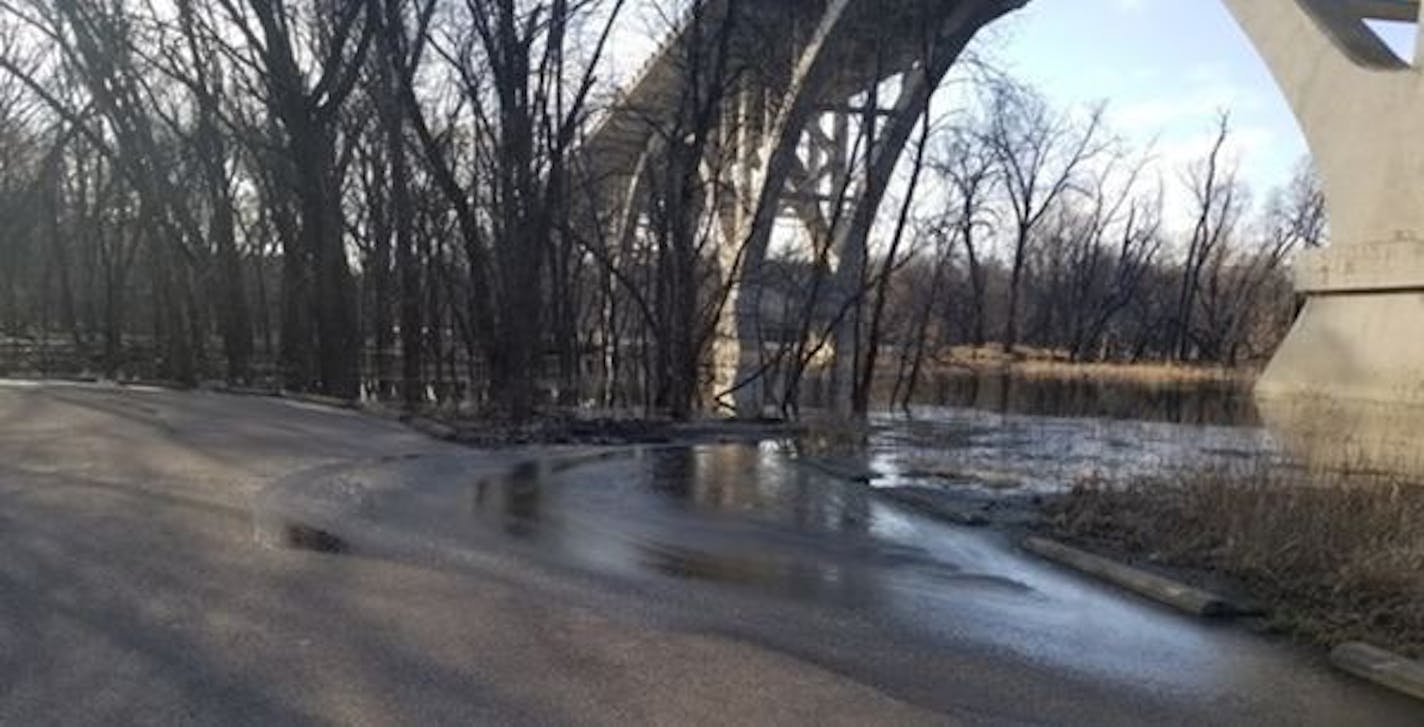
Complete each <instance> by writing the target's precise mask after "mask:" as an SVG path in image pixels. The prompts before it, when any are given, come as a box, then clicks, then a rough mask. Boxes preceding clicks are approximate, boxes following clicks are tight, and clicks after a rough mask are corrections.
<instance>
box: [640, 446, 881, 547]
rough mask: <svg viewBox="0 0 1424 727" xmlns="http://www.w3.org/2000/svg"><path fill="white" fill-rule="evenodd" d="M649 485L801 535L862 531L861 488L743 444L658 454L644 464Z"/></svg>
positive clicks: (865, 506)
mask: <svg viewBox="0 0 1424 727" xmlns="http://www.w3.org/2000/svg"><path fill="white" fill-rule="evenodd" d="M650 471H651V477H652V484H651V487H652V489H653V490H654V491H656V492H658V493H659V494H662V495H664V496H667V497H670V498H673V499H674V500H676V501H678V502H681V503H683V504H685V505H687V506H688V507H692V508H695V509H698V510H701V511H705V512H717V513H724V514H731V515H743V516H747V517H750V518H753V519H757V520H770V521H774V522H778V523H781V524H786V525H793V526H795V527H796V528H797V529H798V530H805V531H835V532H850V531H859V532H865V531H866V530H868V528H869V525H870V522H869V521H870V503H869V496H868V494H867V493H866V491H865V488H864V487H863V486H861V485H859V484H856V483H847V482H842V481H840V480H837V479H835V478H831V477H827V476H825V475H822V474H820V473H817V472H814V471H812V470H809V469H806V468H802V467H799V466H797V465H795V464H794V463H791V462H788V461H787V460H786V458H785V457H784V456H782V455H780V454H772V453H768V452H764V451H762V450H760V449H759V448H757V447H753V446H746V445H719V446H714V447H699V448H694V449H677V450H663V451H659V452H657V453H656V454H655V455H654V456H653V457H652V458H651V462H650Z"/></svg>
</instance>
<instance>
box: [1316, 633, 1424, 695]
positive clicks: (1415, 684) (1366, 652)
mask: <svg viewBox="0 0 1424 727" xmlns="http://www.w3.org/2000/svg"><path fill="white" fill-rule="evenodd" d="M1330 663H1331V664H1333V665H1334V666H1335V668H1337V669H1340V670H1341V671H1345V672H1348V673H1350V674H1354V675H1355V676H1357V677H1359V678H1361V679H1364V680H1366V681H1369V682H1373V683H1375V684H1377V685H1379V686H1381V687H1384V688H1386V689H1390V690H1393V691H1395V692H1399V693H1400V694H1405V695H1408V696H1410V697H1413V698H1415V699H1418V700H1421V701H1424V662H1420V661H1415V660H1413V659H1407V658H1405V657H1403V656H1400V655H1399V654H1396V653H1394V652H1392V651H1387V650H1385V649H1381V648H1379V647H1378V646H1373V645H1371V644H1366V643H1364V642H1361V641H1350V642H1346V643H1344V644H1341V645H1339V646H1337V647H1335V648H1334V649H1333V650H1331V652H1330Z"/></svg>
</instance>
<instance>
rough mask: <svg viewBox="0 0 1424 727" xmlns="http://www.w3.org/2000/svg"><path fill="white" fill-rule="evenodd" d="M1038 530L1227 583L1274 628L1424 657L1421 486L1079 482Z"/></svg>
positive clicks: (1272, 477) (1284, 473)
mask: <svg viewBox="0 0 1424 727" xmlns="http://www.w3.org/2000/svg"><path fill="white" fill-rule="evenodd" d="M1041 515H1042V517H1041V520H1040V528H1041V529H1043V530H1044V531H1047V532H1049V533H1051V534H1053V535H1054V536H1056V537H1059V538H1063V539H1066V540H1069V541H1071V542H1075V543H1077V544H1080V545H1083V546H1086V547H1088V548H1091V549H1094V550H1098V551H1103V552H1107V553H1109V554H1113V555H1116V556H1118V557H1121V558H1124V559H1125V560H1127V561H1129V562H1134V563H1139V564H1149V565H1154V566H1158V567H1167V568H1172V569H1174V570H1175V571H1176V572H1177V573H1178V574H1179V575H1180V576H1181V577H1183V578H1184V579H1185V580H1187V581H1188V582H1193V583H1194V584H1196V585H1201V584H1203V583H1204V582H1205V581H1211V582H1212V583H1213V584H1220V583H1222V582H1226V583H1229V584H1233V585H1235V586H1236V587H1238V588H1239V590H1240V591H1241V592H1243V593H1244V594H1246V596H1247V597H1248V598H1249V599H1251V600H1252V601H1254V602H1256V603H1258V604H1260V605H1262V606H1264V607H1266V609H1267V611H1268V612H1269V613H1270V614H1271V615H1270V618H1269V622H1268V626H1269V627H1270V628H1271V629H1272V630H1275V631H1279V632H1281V633H1285V634H1288V635H1291V636H1294V637H1297V638H1301V639H1304V640H1307V641H1310V642H1313V643H1316V644H1319V645H1322V646H1326V647H1334V646H1337V645H1339V644H1341V643H1345V642H1348V641H1366V642H1370V643H1376V644H1379V645H1382V646H1388V647H1390V648H1392V649H1395V650H1397V651H1399V652H1401V653H1404V654H1406V655H1409V656H1412V657H1419V656H1424V529H1421V528H1420V523H1424V489H1421V488H1420V487H1418V486H1416V485H1413V484H1411V483H1404V482H1399V481H1393V480H1387V479H1382V478H1377V477H1355V476H1351V477H1346V476H1342V475H1333V476H1311V475H1307V474H1305V473H1302V472H1299V471H1295V472H1292V471H1290V470H1281V469H1267V468H1251V469H1243V470H1237V471H1220V472H1206V473H1201V474H1199V475H1196V476H1192V477H1184V476H1175V477H1169V478H1161V479H1154V480H1139V481H1136V482H1133V483H1131V484H1129V485H1127V486H1125V487H1124V486H1107V485H1103V484H1098V483H1094V482H1084V483H1080V484H1079V485H1077V486H1076V487H1074V488H1073V489H1072V490H1071V491H1070V492H1068V493H1066V494H1064V495H1060V496H1055V497H1051V498H1046V499H1044V500H1043V501H1042V507H1041Z"/></svg>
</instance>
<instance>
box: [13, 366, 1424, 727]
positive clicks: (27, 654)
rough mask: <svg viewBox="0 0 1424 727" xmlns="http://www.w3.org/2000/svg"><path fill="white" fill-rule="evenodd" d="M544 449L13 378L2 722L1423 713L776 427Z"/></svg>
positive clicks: (285, 406)
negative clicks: (845, 465)
mask: <svg viewBox="0 0 1424 727" xmlns="http://www.w3.org/2000/svg"><path fill="white" fill-rule="evenodd" d="M524 459H525V458H524V457H523V456H522V455H518V454H516V453H503V454H488V453H477V452H471V451H469V450H461V449H457V448H454V447H450V446H447V445H444V444H440V443H437V442H432V441H430V440H427V439H424V438H422V437H420V436H419V435H416V434H414V433H411V432H409V431H407V430H405V429H404V428H403V427H400V426H399V425H396V424H393V423H389V422H385V421H380V420H375V419H370V418H365V417H361V416H358V415H354V414H350V413H346V412H338V411H332V410H325V409H321V408H318V407H309V406H303V405H299V404H295V403H292V402H284V401H277V400H263V399H251V398H240V397H229V396H223V395H218V394H206V393H195V394H180V393H174V392H163V391H142V390H123V391H120V390H115V389H108V388H103V387H85V386H70V385H46V386H33V385H17V384H3V385H0V548H3V553H4V557H3V558H0V724H5V725H10V724H14V725H43V724H66V725H72V724H317V725H327V724H332V725H335V724H341V725H347V724H351V725H385V724H391V725H395V724H789V723H803V724H919V723H925V724H1055V725H1056V724H1084V725H1112V724H1154V723H1155V724H1192V725H1200V724H1213V725H1216V724H1221V725H1229V724H1252V725H1254V724H1291V725H1296V724H1300V725H1311V724H1320V725H1341V724H1350V725H1374V724H1378V725H1417V724H1424V709H1422V708H1421V707H1420V706H1419V705H1418V704H1417V703H1413V702H1410V701H1407V700H1405V699H1404V698H1402V697H1396V696H1393V695H1390V694H1387V693H1385V692H1382V691H1380V690H1378V689H1376V688H1374V687H1372V686H1369V685H1365V684H1362V683H1358V682H1355V681H1352V680H1350V679H1348V678H1345V677H1342V676H1339V675H1337V674H1335V673H1334V672H1332V671H1330V670H1329V669H1328V668H1326V667H1325V666H1324V665H1323V664H1322V663H1321V662H1320V660H1319V658H1318V657H1317V656H1315V655H1313V654H1312V653H1310V652H1305V651H1301V650H1297V649H1294V648H1292V647H1290V646H1288V645H1284V644H1280V643H1276V642H1272V641H1270V640H1267V639H1264V638H1263V637H1259V636H1255V635H1252V634H1248V633H1245V632H1243V631H1240V630H1237V629H1235V628H1231V627H1223V626H1213V625H1209V624H1203V623H1201V622H1197V621H1193V620H1190V619H1188V618H1186V617H1181V616H1178V615H1176V614H1174V613H1172V612H1169V611H1166V610H1163V609H1160V608H1158V607H1156V606H1154V605H1152V604H1148V603H1144V602H1140V601H1138V600H1136V599H1133V598H1129V597H1125V596H1122V595H1121V594H1118V593H1116V592H1114V591H1111V590H1108V589H1104V588H1100V587H1098V586H1096V585H1095V584H1092V583H1089V582H1086V581H1083V580H1081V579H1079V578H1077V577H1075V576H1073V575H1071V574H1066V573H1063V572H1060V571H1057V570H1055V569H1053V568H1051V567H1048V566H1045V565H1043V564H1040V563H1038V562H1035V561H1033V560H1030V559H1027V558H1025V557H1023V556H1021V555H1019V554H1018V553H1017V552H1015V551H1014V550H1013V549H1012V548H1011V547H1008V545H1007V544H1006V543H1004V542H1002V541H1001V540H1000V539H999V538H998V537H997V536H995V535H994V534H993V533H987V532H980V531H970V530H964V529H958V528H951V527H946V526H942V525H939V524H937V523H933V522H929V521H926V520H924V519H922V518H919V517H918V516H915V515H913V514H911V513H908V512H905V511H903V510H900V509H898V508H896V507H894V506H891V505H888V504H885V503H884V502H882V501H881V500H880V499H879V498H875V497H873V496H870V495H869V494H868V493H866V492H865V491H864V490H863V489H861V488H860V487H859V486H852V485H848V484H844V483H838V482H834V481H830V480H826V479H824V478H822V477H821V476H819V475H814V474H812V473H808V472H804V471H802V470H801V468H798V467H796V466H795V465H793V464H791V463H789V462H787V461H786V460H785V459H784V458H783V457H782V456H781V455H780V453H778V452H777V451H776V450H775V449H774V448H772V447H767V446H764V447H761V448H746V447H731V446H722V447H704V448H700V449H697V450H671V451H669V450H644V451H640V452H633V453H627V454H620V455H618V456H615V457H612V458H609V459H604V460H599V461H592V462H587V463H584V464H583V465H581V466H577V467H566V468H560V467H553V466H549V465H547V464H546V465H543V466H540V467H532V468H531V467H528V466H521V465H520V462H522V461H524ZM291 520H302V521H310V522H313V523H316V524H319V525H320V526H321V527H323V528H326V529H328V530H329V531H330V532H331V533H334V534H336V535H337V536H339V537H341V538H342V539H343V541H344V542H345V544H346V546H347V548H348V552H347V553H345V554H340V555H333V554H319V553H310V552H301V551H292V550H281V549H272V548H264V547H259V546H258V545H256V543H255V539H254V522H255V523H256V531H257V533H258V534H270V533H271V532H273V531H274V530H280V527H281V524H282V523H284V522H288V521H291Z"/></svg>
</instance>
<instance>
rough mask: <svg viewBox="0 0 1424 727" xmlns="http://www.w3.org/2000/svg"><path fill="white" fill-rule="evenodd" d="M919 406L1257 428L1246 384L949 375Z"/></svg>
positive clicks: (930, 389)
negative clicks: (930, 405)
mask: <svg viewBox="0 0 1424 727" xmlns="http://www.w3.org/2000/svg"><path fill="white" fill-rule="evenodd" d="M922 391H923V395H922V396H921V397H920V400H919V401H917V402H916V403H919V404H932V405H938V406H957V407H970V408H974V409H983V410H986V411H997V412H1005V413H1009V412H1012V413H1017V414H1038V415H1043V416H1060V417H1083V416H1087V417H1104V418H1111V419H1146V420H1151V421H1166V422H1173V423H1177V424H1211V425H1228V426H1255V425H1258V424H1259V423H1260V416H1259V414H1258V413H1257V411H1256V405H1255V402H1254V401H1253V400H1252V398H1251V396H1250V390H1249V387H1248V386H1246V385H1245V384H1241V383H1235V382H1229V381H1200V382H1138V381H1115V380H1105V379H1092V378H1084V377H1073V378H1051V377H1036V376H1035V377H1028V376H1017V375H1014V374H1010V373H986V374H978V375H969V374H949V375H942V376H938V377H936V378H935V380H934V382H933V386H931V387H927V388H924V389H922Z"/></svg>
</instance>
